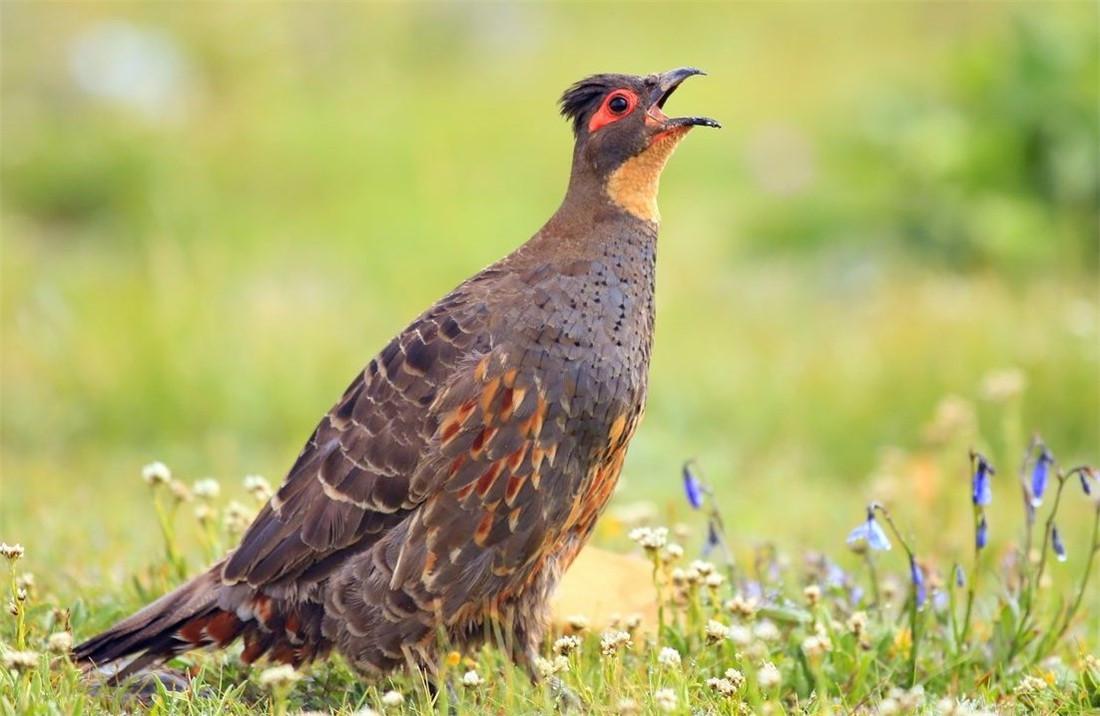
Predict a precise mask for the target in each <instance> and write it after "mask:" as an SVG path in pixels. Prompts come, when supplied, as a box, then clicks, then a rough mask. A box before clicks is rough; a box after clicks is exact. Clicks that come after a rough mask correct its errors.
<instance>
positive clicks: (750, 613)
mask: <svg viewBox="0 0 1100 716" xmlns="http://www.w3.org/2000/svg"><path fill="white" fill-rule="evenodd" d="M725 606H726V610H727V611H729V612H732V613H733V614H734V615H736V616H739V617H741V618H742V619H752V618H753V617H754V616H755V615H756V600H755V599H746V598H744V597H743V596H741V595H740V594H738V595H736V596H734V598H733V599H730V600H729V601H727V602H726V605H725Z"/></svg>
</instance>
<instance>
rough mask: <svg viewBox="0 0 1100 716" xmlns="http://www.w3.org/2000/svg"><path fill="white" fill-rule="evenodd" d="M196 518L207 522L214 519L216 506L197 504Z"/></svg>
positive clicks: (203, 522)
mask: <svg viewBox="0 0 1100 716" xmlns="http://www.w3.org/2000/svg"><path fill="white" fill-rule="evenodd" d="M195 519H196V520H198V521H199V522H201V523H202V524H206V523H207V522H210V521H211V520H212V519H214V508H212V507H211V506H210V505H206V504H198V505H195Z"/></svg>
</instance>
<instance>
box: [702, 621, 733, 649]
mask: <svg viewBox="0 0 1100 716" xmlns="http://www.w3.org/2000/svg"><path fill="white" fill-rule="evenodd" d="M706 635H707V641H708V642H710V643H712V644H713V643H715V642H719V641H722V640H723V639H726V638H728V637H729V627H727V626H726V625H725V624H723V623H722V622H720V621H718V620H716V619H711V620H710V621H708V622H707V627H706Z"/></svg>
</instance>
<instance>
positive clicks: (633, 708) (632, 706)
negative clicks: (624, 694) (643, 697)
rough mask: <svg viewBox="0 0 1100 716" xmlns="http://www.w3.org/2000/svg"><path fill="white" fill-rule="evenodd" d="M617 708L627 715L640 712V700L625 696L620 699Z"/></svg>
mask: <svg viewBox="0 0 1100 716" xmlns="http://www.w3.org/2000/svg"><path fill="white" fill-rule="evenodd" d="M616 710H617V711H618V712H619V713H621V714H624V716H625V715H628V714H636V713H638V711H639V709H638V702H637V701H635V700H634V699H630V698H623V699H619V703H618V704H617V705H616Z"/></svg>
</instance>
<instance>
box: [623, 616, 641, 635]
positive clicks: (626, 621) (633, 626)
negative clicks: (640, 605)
mask: <svg viewBox="0 0 1100 716" xmlns="http://www.w3.org/2000/svg"><path fill="white" fill-rule="evenodd" d="M641 625H642V615H641V614H638V613H637V612H633V613H631V614H627V615H626V616H625V617H623V626H624V627H625V628H626V630H627V631H630V632H632V631H637V629H638V627H640V626H641Z"/></svg>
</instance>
